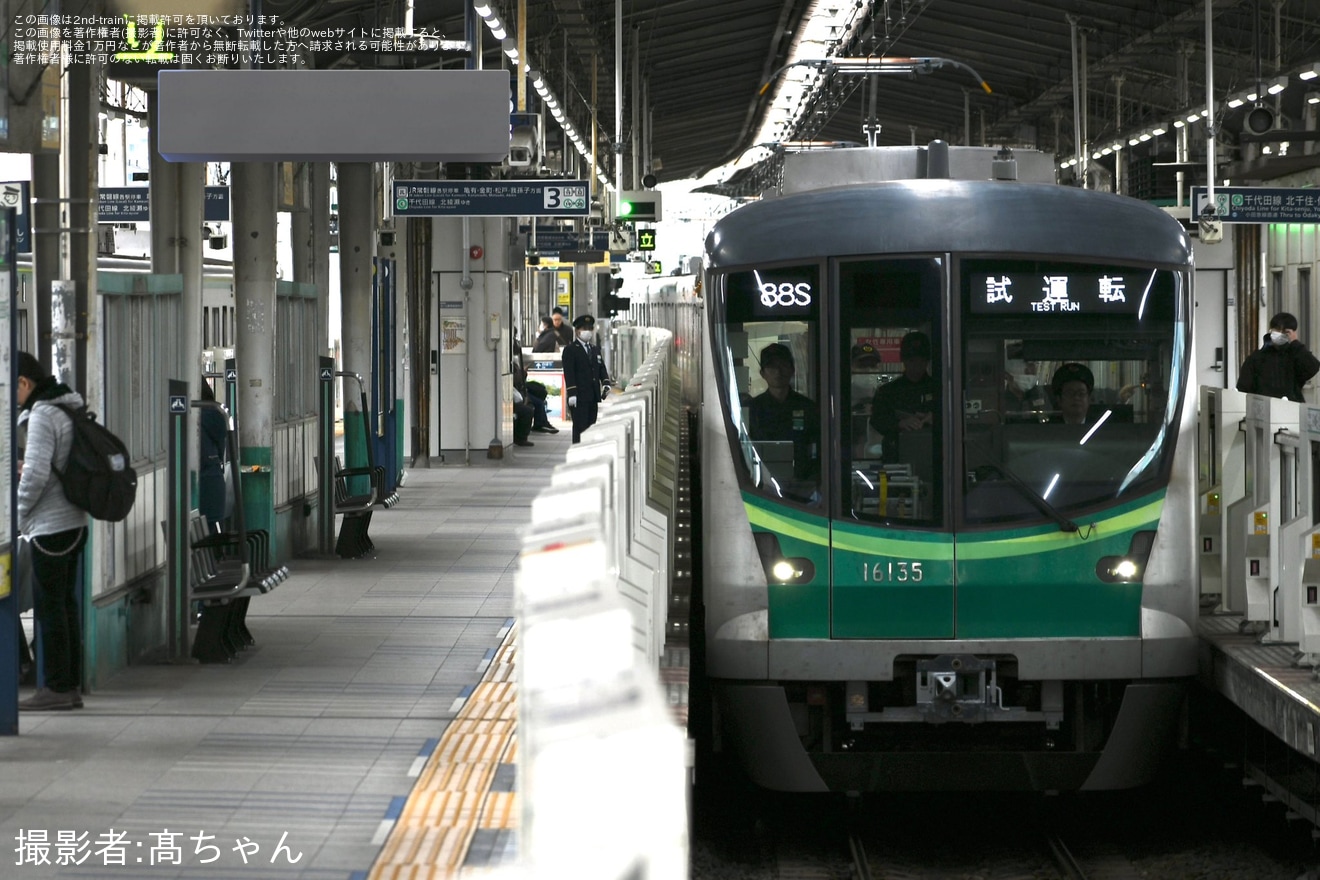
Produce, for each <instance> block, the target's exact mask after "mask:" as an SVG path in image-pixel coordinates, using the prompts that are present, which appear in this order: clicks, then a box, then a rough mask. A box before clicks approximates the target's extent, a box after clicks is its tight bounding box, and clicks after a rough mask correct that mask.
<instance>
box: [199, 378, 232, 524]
mask: <svg viewBox="0 0 1320 880" xmlns="http://www.w3.org/2000/svg"><path fill="white" fill-rule="evenodd" d="M201 393H202V400H207V401H211V402H212V403H214V402H215V392H214V391H212V390H211V383H210V382H208V381H206V379H202V388H201ZM197 430H198V437H197V508H198V512H199V513H201V515H202V516H204V517H205V518H206V527H207V530H208V531H211V532H215V531H218V530H219V527H220V523H221V522H222V521H223V520H224V518H225V517H227V516H228V515H229V511H228V510H227V509H226V508H227V507H228V502H227V494H228V493H227V492H226V491H225V461H226V460H228V458H229V419H227V418H225V414H224V412H223V411H221V410H219V409H217V408H215V407H213V406H204V407H202V408H201V411H200V412H199V413H198V414H197Z"/></svg>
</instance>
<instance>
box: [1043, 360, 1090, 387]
mask: <svg viewBox="0 0 1320 880" xmlns="http://www.w3.org/2000/svg"><path fill="white" fill-rule="evenodd" d="M1068 382H1084V383H1085V384H1086V390H1087V391H1094V390H1095V376H1094V375H1093V374H1092V373H1091V370H1090V369H1089V368H1088V367H1087V366H1086V364H1077V363H1072V364H1064V365H1063V366H1061V367H1059V368H1058V369H1057V370H1055V371H1054V379H1053V381H1051V382H1050V389H1051V390H1052V391H1053V392H1054V393H1055V394H1060V393H1062V392H1063V386H1064V385H1065V384H1066V383H1068Z"/></svg>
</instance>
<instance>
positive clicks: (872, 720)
mask: <svg viewBox="0 0 1320 880" xmlns="http://www.w3.org/2000/svg"><path fill="white" fill-rule="evenodd" d="M781 174H782V176H781V179H780V181H779V183H778V185H777V186H775V187H774V188H773V189H772V190H771V191H770V192H767V193H766V194H765V195H764V196H763V197H761V198H759V199H757V200H755V201H753V202H751V203H749V204H746V205H743V206H741V207H738V208H736V209H734V210H732V211H731V212H730V213H728V214H726V215H725V216H724V217H723V218H721V219H720V220H719V221H718V222H717V223H715V225H714V226H713V227H712V229H711V231H710V232H709V234H708V236H707V238H706V245H705V256H704V266H703V272H702V276H701V278H700V286H701V291H700V293H701V297H702V299H703V301H704V309H705V313H706V316H705V333H704V336H705V340H704V352H705V357H704V358H703V359H702V363H701V365H700V368H701V370H702V380H701V400H702V404H701V412H700V426H701V427H700V447H701V448H700V461H701V478H700V479H701V487H702V490H701V491H702V498H701V505H702V507H701V522H702V550H701V553H700V556H701V558H700V563H699V568H698V571H699V572H700V575H701V587H700V591H701V600H702V613H703V615H704V620H705V628H704V644H705V647H704V652H705V656H704V668H705V672H706V676H707V684H708V686H709V688H710V691H711V695H712V697H711V699H712V702H713V714H714V718H715V724H714V729H715V733H714V738H715V740H716V743H715V745H716V748H717V749H719V750H722V751H724V752H726V753H728V754H730V755H733V756H735V757H736V758H737V760H738V763H739V764H740V765H741V766H742V768H743V769H744V770H745V771H746V774H747V776H748V777H749V778H750V779H751V781H752V782H754V783H755V784H757V785H759V786H761V787H763V788H766V789H772V790H780V791H791V792H849V793H851V792H858V793H860V792H872V791H923V790H929V791H968V790H998V791H1037V792H1070V791H1092V790H1107V789H1122V788H1130V787H1135V786H1140V785H1142V784H1144V783H1145V782H1147V781H1149V780H1150V779H1151V778H1152V777H1153V775H1154V774H1155V772H1156V771H1157V769H1158V767H1159V765H1160V760H1161V757H1162V756H1163V755H1164V754H1165V753H1166V750H1168V749H1170V748H1172V747H1174V746H1175V745H1176V743H1177V741H1178V737H1179V732H1180V730H1181V729H1182V719H1183V718H1184V713H1185V711H1186V708H1185V700H1186V696H1187V690H1188V686H1189V683H1190V681H1191V678H1192V676H1194V675H1195V674H1196V654H1197V637H1196V617H1197V615H1198V613H1199V601H1198V591H1199V586H1198V581H1199V578H1198V576H1197V565H1198V559H1197V556H1196V553H1195V546H1196V545H1195V540H1194V538H1193V528H1194V525H1195V523H1194V517H1195V511H1196V497H1195V495H1194V487H1195V484H1196V483H1195V467H1196V465H1195V446H1196V436H1195V424H1196V423H1195V399H1194V396H1195V391H1196V389H1195V385H1194V382H1193V381H1192V379H1191V377H1192V376H1193V375H1194V373H1193V367H1194V365H1193V363H1192V360H1193V348H1192V327H1193V308H1194V302H1193V299H1192V282H1193V263H1192V247H1191V242H1190V239H1189V237H1188V235H1187V233H1186V231H1185V230H1184V228H1183V226H1182V224H1181V223H1179V222H1178V221H1177V220H1175V219H1173V218H1172V217H1170V216H1169V215H1168V214H1166V213H1165V212H1164V211H1162V210H1160V209H1159V208H1157V207H1154V206H1151V205H1148V204H1145V203H1143V202H1140V201H1137V200H1134V199H1130V198H1127V197H1124V196H1119V195H1115V194H1111V193H1104V192H1097V191H1092V190H1086V189H1081V188H1077V187H1070V186H1063V185H1059V184H1057V183H1055V178H1054V169H1053V163H1052V159H1051V157H1049V156H1046V155H1044V154H1041V153H1038V152H1036V151H1033V150H1025V149H1019V150H1009V149H991V148H976V147H967V148H959V147H950V146H948V145H946V144H943V143H940V142H934V143H931V144H929V145H927V146H913V147H864V148H855V149H839V150H824V151H814V152H803V153H799V154H796V155H790V156H788V157H786V158H785V160H784V162H783V166H782V172H781ZM923 356H924V361H925V363H924V367H923V365H922V363H921V362H922V360H923Z"/></svg>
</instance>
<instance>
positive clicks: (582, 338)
mask: <svg viewBox="0 0 1320 880" xmlns="http://www.w3.org/2000/svg"><path fill="white" fill-rule="evenodd" d="M573 328H574V329H575V330H577V335H578V338H577V341H576V342H574V343H573V344H572V345H570V346H568V347H566V348H565V349H564V397H565V398H566V399H567V400H568V407H569V409H570V410H571V411H572V413H573V442H574V443H577V442H579V441H580V440H581V439H582V432H583V431H585V430H586V429H587V428H590V427H591V426H592V425H594V424H596V414H597V406H598V404H599V403H600V401H602V400H604V399H605V398H606V397H608V396H609V393H610V374H609V372H608V371H607V370H606V369H605V358H604V357H602V356H601V353H600V349H599V348H597V347H596V346H595V345H593V344H592V339H594V338H595V335H596V319H595V318H593V317H592V316H591V315H579V316H578V318H577V320H575V321H574V322H573Z"/></svg>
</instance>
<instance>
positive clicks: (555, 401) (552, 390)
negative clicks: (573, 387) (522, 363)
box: [527, 365, 568, 421]
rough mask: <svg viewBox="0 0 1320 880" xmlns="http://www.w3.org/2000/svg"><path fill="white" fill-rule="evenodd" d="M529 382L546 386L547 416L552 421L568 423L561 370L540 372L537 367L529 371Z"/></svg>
mask: <svg viewBox="0 0 1320 880" xmlns="http://www.w3.org/2000/svg"><path fill="white" fill-rule="evenodd" d="M527 381H528V382H540V383H541V384H542V385H544V386H545V414H546V416H547V417H549V418H551V419H558V420H559V421H566V420H567V419H568V413H567V412H566V411H565V409H564V374H563V373H562V372H560V371H559V370H557V369H556V370H538V369H536V367H535V365H533V367H532V369H530V370H528V371H527Z"/></svg>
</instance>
